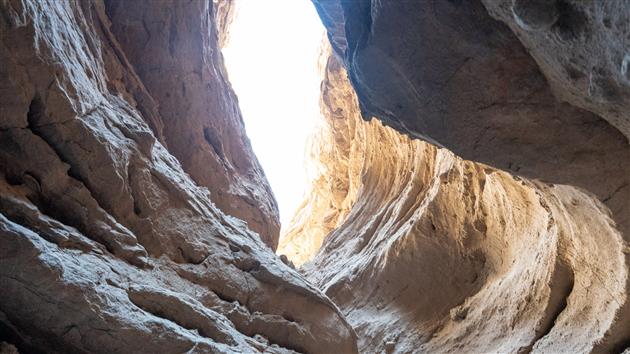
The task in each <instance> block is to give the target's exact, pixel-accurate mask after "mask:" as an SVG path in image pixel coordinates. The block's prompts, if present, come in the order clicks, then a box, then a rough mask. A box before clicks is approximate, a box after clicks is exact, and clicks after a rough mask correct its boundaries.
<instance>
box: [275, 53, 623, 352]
mask: <svg viewBox="0 0 630 354" xmlns="http://www.w3.org/2000/svg"><path fill="white" fill-rule="evenodd" d="M325 63H326V66H325V69H324V74H325V76H324V82H323V84H322V100H321V104H322V111H323V112H324V116H325V119H326V120H325V123H326V126H325V127H324V128H323V129H322V130H321V131H320V132H319V133H318V135H316V136H315V138H314V140H315V143H314V144H313V149H314V151H315V153H314V155H316V156H318V157H319V160H318V163H319V164H320V165H321V166H320V169H319V171H320V172H321V173H320V174H319V176H318V177H317V178H315V179H314V180H313V184H312V189H313V191H312V192H311V194H310V196H309V198H308V199H307V200H306V201H305V203H304V204H303V206H302V208H301V209H300V210H299V211H298V213H297V214H296V217H295V218H294V220H293V224H292V225H291V229H290V230H292V231H290V232H289V233H288V234H287V235H285V236H284V237H283V238H282V239H281V243H280V247H279V252H281V253H285V254H287V255H288V256H289V258H290V259H292V260H295V262H296V263H303V262H305V261H309V262H307V263H305V264H304V265H303V267H302V269H301V271H302V272H303V273H304V274H305V276H306V277H307V278H308V279H310V280H312V281H313V282H314V283H315V284H317V285H318V286H319V287H320V288H321V289H322V290H324V291H325V292H326V294H327V295H328V296H330V297H331V299H333V301H334V302H335V303H336V304H337V305H338V306H340V308H341V309H342V311H343V312H344V314H345V315H346V317H347V318H348V321H349V322H350V324H351V325H352V326H353V327H354V328H355V330H356V332H357V335H358V337H359V349H360V351H361V352H369V353H372V352H387V353H408V352H428V353H433V352H440V353H446V352H462V351H465V352H474V353H476V352H479V353H482V352H499V353H515V352H530V351H532V352H536V353H558V352H580V353H586V352H592V351H595V352H600V351H604V352H609V351H610V352H618V351H621V350H623V348H624V347H625V345H626V344H627V342H626V341H627V339H628V337H627V332H625V334H623V333H624V332H621V330H620V329H622V328H624V326H625V325H626V324H627V321H628V318H629V317H627V315H626V314H625V313H624V309H625V308H627V304H628V291H627V289H628V288H627V281H628V265H627V261H626V258H627V253H628V247H627V243H626V242H625V241H624V239H623V238H622V234H621V232H620V230H619V228H618V226H617V225H616V224H615V222H614V221H613V220H612V219H611V213H610V210H609V209H608V208H607V207H606V206H605V205H604V204H603V203H602V202H601V201H599V200H598V198H597V197H596V196H594V195H593V194H591V193H588V192H586V191H584V190H581V189H580V188H576V187H573V186H569V185H557V184H551V183H545V182H541V181H537V180H529V179H525V178H521V177H517V176H513V175H510V174H508V173H506V172H502V171H499V170H497V169H495V168H492V167H489V166H486V165H483V164H479V163H474V162H470V161H465V160H462V159H461V158H459V157H457V156H455V155H454V154H453V153H451V152H449V151H447V150H446V149H441V148H437V147H435V146H432V145H430V144H428V143H425V142H421V141H419V140H411V139H409V138H408V137H405V136H402V135H400V134H399V133H398V132H396V131H394V130H393V129H391V128H387V127H384V126H383V125H381V124H380V123H379V122H378V121H376V120H372V121H370V122H364V121H362V120H361V118H360V112H359V109H358V108H359V104H358V101H357V98H356V96H355V95H353V94H352V88H351V86H350V84H349V82H348V81H347V79H346V74H345V71H344V69H343V67H342V66H341V65H340V63H339V60H338V59H337V58H336V57H335V56H334V55H333V56H331V57H330V58H328V61H327V62H325ZM331 171H338V173H337V174H335V175H334V176H335V178H331V177H330V176H331V174H330V173H331ZM319 220H325V221H326V222H328V223H321V222H318V221H319ZM328 232H330V233H329V234H328ZM321 235H323V237H320V236H321ZM320 245H321V246H320ZM309 246H311V248H308V247H309ZM624 336H625V337H624Z"/></svg>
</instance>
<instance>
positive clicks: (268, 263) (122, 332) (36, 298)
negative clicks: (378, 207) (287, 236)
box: [0, 0, 356, 353]
mask: <svg viewBox="0 0 630 354" xmlns="http://www.w3.org/2000/svg"><path fill="white" fill-rule="evenodd" d="M151 4H154V3H152V2H133V3H128V4H127V5H128V6H129V11H127V12H120V13H118V12H117V11H116V3H114V2H108V3H107V4H104V3H103V2H101V1H80V2H75V1H56V0H55V1H53V0H50V1H45V0H39V1H36V0H11V1H6V2H3V3H2V4H1V5H0V12H1V14H2V16H1V20H0V43H2V47H0V48H1V49H0V62H2V65H1V66H0V67H1V69H0V75H1V77H2V80H0V99H1V100H2V104H1V105H0V106H1V107H2V109H1V111H0V113H1V116H0V299H2V300H1V301H0V335H1V337H0V341H8V342H10V343H11V344H13V345H15V346H16V347H17V348H18V349H20V350H22V349H24V351H25V352H33V351H36V352H63V353H66V352H95V353H182V352H195V353H200V352H201V353H215V352H226V353H227V352H235V351H240V352H263V351H264V352H292V351H300V352H314V353H316V352H332V351H339V352H356V339H355V335H354V331H353V329H352V328H351V327H350V326H349V325H348V324H347V322H346V321H345V319H344V318H343V315H342V314H341V313H340V312H339V310H338V309H337V308H336V306H335V305H334V304H333V303H332V302H331V301H330V300H329V299H328V298H327V297H326V296H325V295H323V294H322V293H321V292H319V291H318V290H317V289H316V288H314V287H313V286H311V285H310V284H308V283H307V282H306V281H305V280H303V278H302V277H301V276H300V275H299V274H298V273H297V272H296V271H294V270H292V269H291V268H290V267H288V266H286V265H285V264H283V262H282V261H281V260H279V259H278V257H276V256H275V255H274V254H273V253H272V252H271V250H270V249H269V247H268V246H267V245H265V244H264V243H263V242H262V241H261V239H260V237H259V235H258V234H256V233H254V232H252V231H250V230H249V228H248V227H247V225H246V223H245V222H243V221H241V220H239V219H236V218H234V217H231V216H228V215H226V214H224V213H223V212H222V211H221V210H220V208H219V207H217V206H216V205H215V204H214V203H213V201H214V200H217V201H220V200H221V196H220V195H217V194H216V193H215V194H211V193H209V191H208V190H207V189H206V188H205V187H203V186H200V185H201V184H203V181H201V182H200V184H196V183H195V182H194V180H193V178H191V177H190V176H189V175H188V174H187V173H186V172H185V169H184V168H182V166H181V165H180V162H179V161H178V160H177V159H176V157H174V156H173V155H172V154H171V152H172V151H179V152H180V153H184V152H182V151H180V150H177V149H178V146H179V148H181V149H184V148H186V149H190V150H185V151H190V152H191V155H190V156H188V155H187V157H191V156H192V157H194V158H200V157H201V156H210V157H211V159H210V160H207V161H206V162H207V164H213V163H215V162H217V161H219V160H220V159H216V158H215V157H213V156H215V155H208V153H209V151H210V150H208V146H209V145H208V143H205V142H201V143H200V139H204V138H203V129H202V125H203V124H206V123H207V124H209V125H208V126H207V127H208V128H215V126H213V125H212V124H216V125H217V126H216V127H219V123H218V122H213V121H211V122H207V121H206V120H205V119H204V118H203V117H204V116H205V117H207V116H208V115H212V114H216V118H217V119H218V120H220V121H221V123H220V127H223V129H224V130H216V131H215V130H212V131H211V132H212V134H217V135H215V136H214V139H217V140H212V141H213V142H214V143H217V144H218V145H217V146H223V151H224V157H226V160H224V163H225V164H226V165H230V164H232V165H234V166H235V167H234V169H226V170H222V171H221V172H217V173H219V174H221V175H222V176H224V177H225V176H228V177H229V180H230V183H231V184H230V185H232V186H234V189H233V190H232V191H231V192H230V193H233V194H234V195H233V197H230V199H229V200H233V201H234V203H235V205H241V204H239V203H242V202H243V201H244V200H249V201H251V200H256V199H255V198H254V199H251V198H253V197H251V195H250V196H248V197H247V198H245V197H243V198H240V197H238V196H237V195H240V193H245V194H247V189H239V188H240V187H238V186H241V187H243V186H245V187H246V186H250V187H251V188H254V187H255V191H254V192H255V193H254V192H252V193H254V194H255V195H254V197H261V199H260V200H256V202H258V203H260V205H263V204H264V205H263V206H262V207H260V205H259V207H260V209H257V208H258V207H256V206H252V207H251V210H254V211H255V212H257V213H259V214H255V213H254V214H255V215H263V217H261V218H264V217H266V216H269V217H270V218H271V220H272V221H273V217H276V216H275V214H273V213H270V210H272V211H273V208H271V206H273V205H274V204H273V202H272V199H271V194H270V193H268V187H267V185H266V183H264V177H263V175H262V172H261V171H260V169H259V167H258V165H257V162H256V161H255V158H253V155H252V153H251V150H250V148H249V144H248V143H247V142H246V137H245V133H244V131H242V129H241V128H242V123H241V122H240V116H239V113H238V108H237V106H236V102H235V101H236V98H235V96H234V95H233V93H232V92H231V90H230V89H229V85H228V84H227V81H225V76H224V75H223V74H222V73H221V70H223V69H222V68H223V64H222V62H221V60H220V54H218V50H219V49H218V47H217V40H216V29H215V25H214V19H213V17H212V12H211V10H210V5H209V3H208V2H204V1H195V2H191V3H186V4H184V3H182V2H178V1H173V2H161V3H160V6H149V5H151ZM193 10H194V11H196V12H194V15H195V16H196V17H195V16H192V14H193V12H192V11H193ZM137 11H142V13H141V15H142V16H144V18H145V19H146V20H147V26H148V27H143V26H142V22H133V18H134V17H133V16H137V15H139V12H137ZM166 14H168V15H166ZM188 15H191V17H190V18H186V20H185V21H184V20H183V18H182V17H178V16H188ZM110 16H111V17H110ZM151 16H156V17H155V18H154V20H155V22H151ZM164 16H166V18H168V19H169V21H170V22H169V23H172V24H173V25H182V27H177V26H175V28H173V27H171V29H172V31H171V32H170V33H171V34H172V33H175V34H179V35H180V36H179V37H177V38H176V39H175V40H174V41H172V43H171V44H172V45H174V46H175V47H176V48H177V49H178V50H177V51H176V52H173V54H174V55H175V54H176V55H175V56H174V57H166V56H165V53H168V46H166V47H163V46H161V44H162V42H160V40H162V39H164V38H168V36H166V37H161V36H162V35H164V33H163V30H164V28H163V27H160V26H158V24H160V23H163V22H160V21H164V19H165V17H164ZM127 19H128V21H127ZM117 21H121V22H117ZM110 22H111V23H113V27H112V28H113V29H114V30H115V31H116V30H119V29H120V28H117V27H116V26H122V24H123V22H124V23H127V24H129V25H130V26H128V27H125V31H126V32H125V37H122V39H123V44H124V45H120V44H119V43H118V38H117V37H116V35H115V34H114V33H113V32H111V31H110V30H109V26H110V25H109V24H110ZM136 24H139V25H140V26H135V25H136ZM166 28H167V29H168V27H166ZM147 29H148V30H149V31H153V30H155V31H156V32H153V33H152V34H154V35H155V38H154V40H156V41H157V42H156V46H155V47H146V48H145V47H143V46H144V45H145V43H144V42H142V41H141V42H139V43H137V45H138V47H135V49H134V47H133V43H131V42H130V41H129V39H131V38H144V37H143V36H145V35H147V33H146V32H145V31H146V30H147ZM205 30H208V31H209V32H207V36H206V35H205V34H202V33H206V32H204V31H205ZM115 31H114V32H115ZM150 33H151V32H150ZM166 33H169V31H167V32H166ZM184 33H186V34H187V35H188V34H190V33H196V34H197V35H196V36H193V37H192V39H191V38H190V37H188V38H185V37H186V36H184ZM208 36H209V37H208ZM152 38H153V36H152ZM145 39H146V38H145ZM188 40H192V41H194V43H188V42H187V41H188ZM180 46H181V47H180ZM143 48H144V49H147V50H148V49H149V48H152V49H153V51H152V52H148V51H145V52H144V53H143V54H144V59H145V60H146V61H144V60H143V61H139V60H140V59H139V58H138V57H136V55H137V54H138V53H136V52H135V51H134V50H138V51H139V50H141V49H143ZM204 53H206V54H208V55H209V56H207V57H204V58H205V59H203V60H202V58H198V57H195V55H197V54H204ZM212 53H214V54H212ZM211 54H212V55H211ZM127 58H130V59H132V60H130V61H128V59H127ZM130 63H133V65H132V64H130ZM143 63H147V65H149V64H150V65H153V64H156V65H157V66H149V67H146V66H142V65H140V64H143ZM193 63H194V64H196V65H200V67H199V70H200V71H199V72H198V73H197V74H195V73H191V75H188V76H185V77H178V76H177V75H179V74H180V73H182V72H183V71H184V70H187V69H191V68H192V66H191V64H193ZM136 69H138V72H139V73H140V74H141V75H137V74H136ZM149 69H154V70H156V72H159V73H160V75H161V77H160V78H158V77H157V76H156V74H155V73H151V70H149ZM145 70H146V72H145ZM196 75H201V77H197V78H195V77H194V76H196ZM162 80H163V81H162ZM165 82H169V83H171V86H168V87H172V88H173V90H175V91H178V90H179V88H180V84H181V83H182V82H185V83H186V84H191V85H194V87H195V88H197V89H199V91H195V92H189V93H188V95H193V96H195V97H196V98H195V102H190V104H191V106H190V107H191V108H190V109H191V110H186V109H184V108H185V105H186V102H187V101H186V97H188V96H181V97H180V98H182V99H183V100H184V101H183V102H174V101H169V100H166V99H164V97H162V95H164V96H166V94H167V93H168V90H167V86H161V85H165ZM174 83H177V85H176V86H172V85H173V84H174ZM207 85H210V88H208V89H207V90H206V89H203V87H207ZM212 85H219V86H217V87H213V86H212ZM191 88H192V87H191ZM174 95H179V93H174ZM191 97H192V96H191ZM200 97H203V98H200ZM205 98H208V100H209V102H206V101H199V100H201V99H205ZM158 103H159V104H158ZM215 104H216V106H215ZM180 108H182V111H181V113H182V114H181V116H179V115H177V114H176V112H175V110H177V109H180ZM171 110H172V111H171ZM193 113H194V114H193ZM195 114H197V115H195ZM162 128H163V129H162ZM176 133H177V134H181V135H180V136H179V139H180V140H179V141H176V135H175V134H176ZM220 134H225V135H220ZM200 136H201V138H199V137H200ZM173 139H175V141H174V142H173V143H172V144H171V141H173ZM182 142H185V144H186V145H187V146H188V147H186V146H183V144H182ZM164 143H166V145H168V149H167V147H166V145H165V144H164ZM178 144H179V145H178ZM170 149H172V150H170ZM196 151H203V153H200V154H201V155H199V154H197V152H196ZM175 155H177V154H176V153H175ZM184 165H185V166H186V164H184ZM201 167H203V168H206V167H207V165H202V166H201ZM205 171H207V170H205ZM225 171H228V172H225ZM188 172H189V173H190V174H191V175H193V176H197V177H198V178H200V177H199V176H203V171H202V170H190V169H189V170H188ZM232 173H233V175H231V174H232ZM239 173H243V175H239ZM245 173H248V174H249V175H245ZM208 178H211V177H208ZM212 178H214V177H212ZM226 178H227V177H226ZM217 183H218V182H217ZM211 187H213V188H218V185H212V186H211ZM245 187H243V188H245ZM221 188H227V187H226V186H225V185H222V187H221ZM250 197H251V198H250ZM248 198H250V199H248ZM265 198H269V199H265ZM265 203H267V204H265ZM254 204H255V203H254ZM265 205H266V206H268V207H270V208H266V207H265ZM245 209H246V208H245ZM245 213H247V212H246V211H245ZM252 220H254V219H252ZM254 221H255V220H254ZM253 224H254V223H253V222H249V225H253ZM261 225H264V222H262V221H261ZM270 225H271V226H270V227H271V228H273V223H272V224H270ZM262 236H263V237H265V236H266V237H267V239H266V241H267V242H268V243H269V245H273V237H272V236H273V234H272V233H267V234H264V233H263V234H262ZM261 338H263V339H264V340H262V339H261Z"/></svg>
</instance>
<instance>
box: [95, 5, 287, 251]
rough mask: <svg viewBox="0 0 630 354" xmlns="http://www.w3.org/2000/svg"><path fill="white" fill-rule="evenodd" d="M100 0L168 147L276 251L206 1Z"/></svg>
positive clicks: (272, 212) (272, 224) (269, 205)
mask: <svg viewBox="0 0 630 354" xmlns="http://www.w3.org/2000/svg"><path fill="white" fill-rule="evenodd" d="M105 5H106V11H107V14H108V17H109V19H110V20H111V24H112V25H111V30H112V32H113V34H114V35H115V37H116V39H117V40H118V42H119V43H120V45H121V47H122V50H123V51H124V53H125V56H126V57H127V59H129V61H130V62H131V63H132V65H133V68H134V69H135V71H136V73H137V74H138V76H139V77H140V79H141V80H142V83H143V84H144V86H145V87H146V89H147V91H148V92H149V94H150V95H151V96H152V97H153V98H154V99H155V100H156V101H157V102H159V106H158V111H159V113H160V117H161V118H162V122H163V129H162V131H163V135H164V138H165V143H166V146H168V149H169V151H170V152H171V153H172V154H173V155H174V156H175V157H176V158H177V159H178V160H179V161H180V163H181V164H182V167H183V168H184V171H186V172H187V173H188V174H189V175H190V176H191V177H192V179H193V180H194V181H195V182H196V183H197V184H199V185H201V186H204V187H207V188H208V189H209V190H210V193H211V194H212V201H213V202H214V203H215V204H216V205H217V206H218V207H219V208H220V209H221V210H223V211H224V212H226V213H227V214H229V215H233V216H236V217H237V218H239V219H242V220H245V221H247V223H248V226H249V227H250V229H252V230H253V231H256V232H257V233H258V234H259V235H260V236H261V238H262V239H263V240H264V241H265V243H267V244H268V245H269V246H270V247H271V248H272V249H274V250H275V249H276V247H277V245H278V235H279V232H280V221H279V219H278V206H277V205H276V202H275V200H274V198H273V194H272V192H271V189H270V187H269V184H268V183H267V180H266V178H265V175H264V173H263V172H262V168H261V167H260V165H259V163H258V160H257V159H256V156H255V155H254V154H253V152H252V149H251V146H250V143H249V139H248V138H247V136H246V135H245V127H244V125H243V121H242V118H241V113H240V109H239V107H238V102H237V99H236V95H235V94H234V92H233V90H232V88H231V86H230V85H229V83H228V81H227V73H226V70H225V67H224V65H223V58H222V55H221V51H220V45H219V43H218V38H221V41H222V42H225V41H226V36H225V35H223V34H219V32H217V29H216V26H214V22H215V21H212V19H211V18H209V17H208V15H207V14H208V9H207V8H208V4H206V3H204V2H200V1H192V2H180V1H173V2H172V6H168V7H165V6H155V4H153V3H152V2H151V1H134V2H131V3H130V2H129V1H119V0H107V1H106V2H105ZM220 5H221V6H220V7H219V8H218V11H217V13H216V14H217V16H216V17H217V18H218V24H219V25H220V26H222V28H223V29H225V30H227V28H229V26H227V25H228V24H229V22H230V16H231V12H232V11H233V10H231V7H230V6H229V3H225V2H222V3H220ZM165 29H168V30H165Z"/></svg>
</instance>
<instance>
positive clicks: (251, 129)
mask: <svg viewBox="0 0 630 354" xmlns="http://www.w3.org/2000/svg"><path fill="white" fill-rule="evenodd" d="M323 35H324V27H323V25H322V23H321V21H320V19H319V17H318V16H317V12H316V11H315V8H314V7H313V4H312V3H311V2H310V1H309V0H239V3H238V11H237V15H236V18H235V19H234V22H233V23H232V27H231V28H230V40H229V42H228V46H227V47H226V48H223V55H224V58H225V62H226V66H227V69H228V75H229V77H230V81H231V83H232V86H233V87H234V90H235V91H236V94H237V96H238V99H239V103H240V107H241V111H242V113H243V120H244V121H245V127H246V129H247V135H248V136H249V138H250V140H251V142H252V146H253V149H254V152H255V153H256V155H257V156H258V159H259V161H260V163H261V164H262V167H263V169H264V170H265V174H266V175H267V179H268V180H269V183H270V184H271V188H272V189H273V192H274V194H275V196H276V200H277V201H278V205H279V207H280V221H281V222H282V224H283V226H284V225H286V224H287V223H288V222H289V221H290V219H291V217H292V216H293V212H294V211H295V210H296V209H297V207H298V206H299V204H300V203H301V202H302V199H303V197H304V193H305V190H306V188H307V175H306V169H305V161H304V151H305V145H306V140H307V137H308V135H309V134H310V133H311V132H312V131H313V127H314V125H315V124H316V122H317V119H318V116H319V104H318V102H319V84H320V78H319V74H318V72H317V58H318V54H319V53H318V49H319V45H320V42H321V40H322V38H323Z"/></svg>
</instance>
